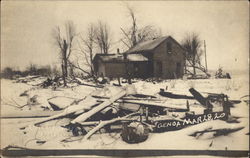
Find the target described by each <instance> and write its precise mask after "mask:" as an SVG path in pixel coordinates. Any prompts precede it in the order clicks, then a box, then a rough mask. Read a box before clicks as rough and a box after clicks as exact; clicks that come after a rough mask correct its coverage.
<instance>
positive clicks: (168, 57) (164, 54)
mask: <svg viewBox="0 0 250 158" xmlns="http://www.w3.org/2000/svg"><path fill="white" fill-rule="evenodd" d="M168 42H169V43H170V44H171V48H172V51H171V53H168V50H167V47H168V46H167V43H168ZM184 53H185V52H184V50H183V49H182V48H181V47H180V46H179V45H178V44H176V43H175V42H174V41H172V40H171V39H169V38H168V39H167V40H165V41H164V42H163V43H161V44H160V45H159V46H158V47H157V48H156V49H155V50H154V52H153V70H154V72H153V73H154V76H155V77H160V78H165V79H171V78H181V77H182V76H183V74H184V64H185V63H184V61H185V60H184V59H185V58H184ZM177 67H179V68H177ZM177 69H179V71H178V70H177ZM178 72H179V73H178Z"/></svg>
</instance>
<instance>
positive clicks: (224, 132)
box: [190, 126, 245, 137]
mask: <svg viewBox="0 0 250 158" xmlns="http://www.w3.org/2000/svg"><path fill="white" fill-rule="evenodd" d="M243 128H245V127H243V126H242V127H236V128H220V129H212V128H208V129H205V130H202V131H196V132H194V133H192V134H190V136H193V137H196V136H201V135H203V134H205V133H209V132H214V136H221V135H228V134H230V133H233V132H236V131H239V130H242V129H243Z"/></svg>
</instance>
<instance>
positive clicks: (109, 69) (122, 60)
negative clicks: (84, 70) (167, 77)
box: [93, 54, 148, 78]
mask: <svg viewBox="0 0 250 158" xmlns="http://www.w3.org/2000/svg"><path fill="white" fill-rule="evenodd" d="M147 63H148V59H147V58H146V57H144V56H143V55H141V54H128V55H125V54H96V55H95V57H94V59H93V65H94V71H95V73H96V75H97V76H99V77H104V76H105V77H109V78H117V77H124V78H126V77H127V75H130V77H133V78H134V77H136V78H140V77H141V78H146V77H147V76H146V75H145V74H146V73H147V71H146V69H145V65H147Z"/></svg>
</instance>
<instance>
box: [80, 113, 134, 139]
mask: <svg viewBox="0 0 250 158" xmlns="http://www.w3.org/2000/svg"><path fill="white" fill-rule="evenodd" d="M136 114H138V113H137V112H136V113H131V114H129V115H126V116H123V117H118V118H116V119H112V120H107V121H100V123H99V124H98V125H97V126H96V127H94V128H93V129H92V130H91V131H89V132H88V133H87V134H86V135H85V136H84V138H83V139H82V141H84V140H87V139H89V138H90V137H91V136H92V135H93V134H94V133H95V132H96V131H98V130H99V129H101V128H103V127H104V126H106V125H108V124H112V123H114V122H117V121H132V120H131V119H128V118H129V117H130V116H133V115H136Z"/></svg>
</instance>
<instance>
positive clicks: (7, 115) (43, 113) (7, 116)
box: [1, 111, 59, 119]
mask: <svg viewBox="0 0 250 158" xmlns="http://www.w3.org/2000/svg"><path fill="white" fill-rule="evenodd" d="M58 113H59V111H36V112H33V111H18V112H11V111H8V112H7V113H1V118H2V119H15V118H41V117H49V116H52V115H55V114H58Z"/></svg>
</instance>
